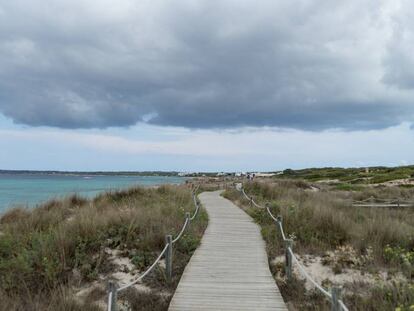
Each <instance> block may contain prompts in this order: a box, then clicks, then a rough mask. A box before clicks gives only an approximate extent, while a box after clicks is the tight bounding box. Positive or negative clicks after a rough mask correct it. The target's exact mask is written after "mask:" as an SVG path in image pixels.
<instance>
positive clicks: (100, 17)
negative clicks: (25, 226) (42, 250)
mask: <svg viewBox="0 0 414 311" xmlns="http://www.w3.org/2000/svg"><path fill="white" fill-rule="evenodd" d="M413 48H414V3H413V2H412V1H409V0H387V1H385V0H375V1H374V0H372V1H371V0H358V1H356V0H349V1H329V0H315V1H305V0H298V1H294V2H292V1H287V0H262V1H259V2H257V1H244V0H237V1H236V0H220V1H216V0H182V1H172V0H162V1H161V0H141V1H135V0H118V1H109V0H99V1H98V0H71V1H69V0H31V1H28V0H25V1H24V0H14V1H6V0H0V169H35V170H45V169H50V170H178V171H245V170H261V171H273V170H280V169H285V168H304V167H324V166H345V167H351V166H375V165H386V166H397V165H406V164H414V126H413V120H414V53H412V51H413V50H414V49H413Z"/></svg>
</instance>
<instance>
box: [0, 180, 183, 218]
mask: <svg viewBox="0 0 414 311" xmlns="http://www.w3.org/2000/svg"><path fill="white" fill-rule="evenodd" d="M185 180H186V178H183V177H178V176H126V175H84V174H82V175H72V174H40V173H39V174H21V173H19V174H0V214H1V213H3V212H4V211H5V210H6V209H8V208H11V207H15V206H23V207H28V208H31V207H34V206H36V205H37V204H39V203H42V202H45V201H47V200H49V199H53V198H57V199H58V198H63V197H65V196H68V195H72V194H78V195H80V196H83V197H86V198H92V197H94V196H96V195H97V194H99V193H101V192H105V191H109V190H118V189H124V188H129V187H132V186H144V187H149V186H156V185H161V184H181V183H184V182H185Z"/></svg>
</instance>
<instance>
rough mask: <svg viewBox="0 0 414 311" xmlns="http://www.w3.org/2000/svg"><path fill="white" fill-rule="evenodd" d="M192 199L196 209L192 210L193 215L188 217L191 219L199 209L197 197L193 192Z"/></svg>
mask: <svg viewBox="0 0 414 311" xmlns="http://www.w3.org/2000/svg"><path fill="white" fill-rule="evenodd" d="M193 200H194V204H195V206H196V210H195V212H194V215H193V216H192V217H190V220H193V219H194V218H196V216H197V214H198V210H199V209H200V205H199V204H198V202H197V198H196V195H195V193H194V194H193Z"/></svg>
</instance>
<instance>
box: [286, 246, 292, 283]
mask: <svg viewBox="0 0 414 311" xmlns="http://www.w3.org/2000/svg"><path fill="white" fill-rule="evenodd" d="M289 248H290V249H291V250H293V240H291V239H286V240H285V260H286V261H285V272H286V276H287V278H288V280H291V279H292V254H291V253H290V251H289Z"/></svg>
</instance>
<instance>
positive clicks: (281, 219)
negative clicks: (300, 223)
mask: <svg viewBox="0 0 414 311" xmlns="http://www.w3.org/2000/svg"><path fill="white" fill-rule="evenodd" d="M276 219H277V221H278V222H279V223H282V221H283V217H282V216H280V215H279V216H277V217H276Z"/></svg>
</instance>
